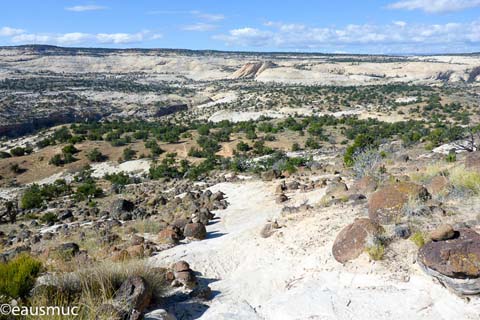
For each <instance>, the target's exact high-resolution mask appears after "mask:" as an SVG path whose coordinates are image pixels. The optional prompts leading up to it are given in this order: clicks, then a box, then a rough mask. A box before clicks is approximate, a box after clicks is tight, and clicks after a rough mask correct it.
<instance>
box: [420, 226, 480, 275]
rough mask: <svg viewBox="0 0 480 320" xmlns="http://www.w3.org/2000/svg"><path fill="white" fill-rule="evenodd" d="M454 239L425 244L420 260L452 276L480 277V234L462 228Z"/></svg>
mask: <svg viewBox="0 0 480 320" xmlns="http://www.w3.org/2000/svg"><path fill="white" fill-rule="evenodd" d="M457 233H458V234H456V235H455V237H454V238H453V239H449V240H445V241H434V242H429V243H427V244H425V245H424V246H423V247H421V248H420V250H419V251H418V260H419V261H421V262H422V263H423V264H424V265H425V266H426V267H428V268H430V269H433V270H435V271H437V272H440V273H441V274H443V275H446V276H449V277H452V278H460V279H463V278H478V277H480V234H478V233H476V232H475V231H473V230H472V229H460V230H458V231H457Z"/></svg>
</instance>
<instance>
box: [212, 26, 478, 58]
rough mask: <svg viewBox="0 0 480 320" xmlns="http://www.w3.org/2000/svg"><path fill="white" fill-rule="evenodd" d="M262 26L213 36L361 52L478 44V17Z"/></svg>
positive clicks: (243, 43)
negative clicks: (430, 21)
mask: <svg viewBox="0 0 480 320" xmlns="http://www.w3.org/2000/svg"><path fill="white" fill-rule="evenodd" d="M265 26H266V28H261V29H259V28H251V27H245V28H238V29H233V30H230V31H229V32H228V33H227V34H220V35H215V36H214V37H213V38H214V39H216V40H221V41H223V42H225V44H226V45H229V46H240V47H258V48H266V49H288V50H297V49H298V50H322V51H330V52H331V51H336V50H345V48H347V47H348V48H352V47H355V48H358V49H359V50H361V51H362V52H368V51H370V52H372V51H375V50H378V48H381V50H382V51H385V50H391V51H393V52H398V53H401V52H413V51H415V52H420V51H423V52H431V51H437V52H439V51H441V50H446V51H450V52H454V51H458V50H460V48H463V49H464V48H473V47H475V48H477V50H478V48H479V47H480V21H475V22H470V23H446V24H431V25H430V24H411V23H409V24H407V23H406V22H403V21H396V22H393V23H391V24H388V25H372V24H363V25H356V24H350V25H347V26H344V27H342V28H332V27H312V26H307V25H303V24H283V23H278V22H267V23H266V24H265ZM385 48H386V49H385ZM440 48H441V50H440ZM372 49H375V50H372ZM350 51H351V50H350ZM377 52H378V51H377Z"/></svg>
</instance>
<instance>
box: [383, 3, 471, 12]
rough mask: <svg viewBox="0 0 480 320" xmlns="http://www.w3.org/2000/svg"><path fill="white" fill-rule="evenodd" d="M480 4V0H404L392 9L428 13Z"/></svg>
mask: <svg viewBox="0 0 480 320" xmlns="http://www.w3.org/2000/svg"><path fill="white" fill-rule="evenodd" d="M478 6H480V0H402V1H398V2H395V3H392V4H390V5H389V6H388V8H390V9H404V10H423V11H425V12H428V13H448V12H455V11H462V10H465V9H469V8H474V7H478Z"/></svg>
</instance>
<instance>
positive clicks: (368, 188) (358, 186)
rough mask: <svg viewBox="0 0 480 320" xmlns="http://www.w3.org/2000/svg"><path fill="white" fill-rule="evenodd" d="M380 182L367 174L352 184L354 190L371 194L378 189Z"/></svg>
mask: <svg viewBox="0 0 480 320" xmlns="http://www.w3.org/2000/svg"><path fill="white" fill-rule="evenodd" d="M377 187H378V184H377V181H375V179H374V178H372V177H370V176H365V177H363V178H361V179H360V180H357V181H355V183H354V184H353V186H352V188H351V189H352V190H353V191H354V192H356V193H360V194H370V193H372V192H374V191H375V190H377Z"/></svg>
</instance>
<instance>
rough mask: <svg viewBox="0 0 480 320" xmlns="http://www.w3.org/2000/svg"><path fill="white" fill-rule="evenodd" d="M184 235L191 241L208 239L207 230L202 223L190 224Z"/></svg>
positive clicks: (186, 227)
mask: <svg viewBox="0 0 480 320" xmlns="http://www.w3.org/2000/svg"><path fill="white" fill-rule="evenodd" d="M183 235H184V236H185V237H187V238H190V239H195V240H203V239H205V238H206V237H207V229H206V228H205V226H204V225H203V224H202V223H200V222H197V223H189V224H187V225H186V226H185V229H183Z"/></svg>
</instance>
